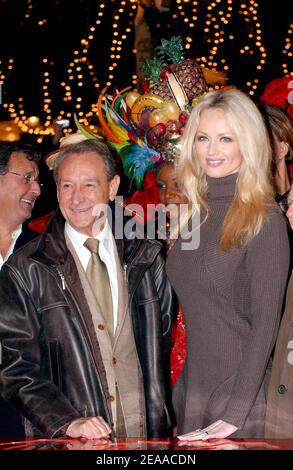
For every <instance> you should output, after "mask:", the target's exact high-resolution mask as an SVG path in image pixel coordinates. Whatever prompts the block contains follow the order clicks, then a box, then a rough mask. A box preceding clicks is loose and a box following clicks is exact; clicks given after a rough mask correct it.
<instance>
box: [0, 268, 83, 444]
mask: <svg viewBox="0 0 293 470" xmlns="http://www.w3.org/2000/svg"><path fill="white" fill-rule="evenodd" d="M27 269H29V267H28V268H27ZM32 292H33V287H32V286H28V285H26V284H25V282H24V281H23V279H22V277H21V276H20V274H19V272H18V271H17V270H15V269H14V268H12V267H10V266H9V265H8V264H5V265H4V266H3V268H2V270H1V273H0V305H1V309H0V340H1V345H0V346H1V349H0V351H1V358H0V359H1V361H0V393H1V395H2V396H3V398H5V399H6V400H7V401H10V402H11V403H12V404H14V405H15V406H16V408H17V409H18V410H19V411H20V412H21V413H22V414H23V415H24V416H25V417H26V418H27V419H28V420H30V421H31V422H32V424H33V425H34V426H35V427H36V428H37V429H38V430H39V431H41V432H42V433H44V434H46V435H48V436H54V437H55V436H56V435H60V434H64V432H65V430H66V428H67V426H68V424H69V423H70V422H72V421H73V420H74V419H77V418H79V417H80V416H79V413H78V412H77V410H75V409H74V408H73V407H72V405H71V404H70V402H69V401H68V399H67V398H66V397H65V396H64V395H63V393H62V392H61V391H60V390H59V389H58V387H57V386H56V385H55V384H54V383H53V382H52V381H51V380H49V379H48V377H47V376H45V375H44V374H43V371H42V363H41V361H42V347H44V345H42V320H41V314H40V312H39V311H38V299H36V298H33V295H32Z"/></svg>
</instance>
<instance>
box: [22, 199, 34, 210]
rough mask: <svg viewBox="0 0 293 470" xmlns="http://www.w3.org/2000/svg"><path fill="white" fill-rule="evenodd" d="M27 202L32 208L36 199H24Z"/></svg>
mask: <svg viewBox="0 0 293 470" xmlns="http://www.w3.org/2000/svg"><path fill="white" fill-rule="evenodd" d="M22 201H23V202H24V203H25V204H28V205H29V206H30V207H31V208H33V207H34V203H35V199H24V198H23V199H22Z"/></svg>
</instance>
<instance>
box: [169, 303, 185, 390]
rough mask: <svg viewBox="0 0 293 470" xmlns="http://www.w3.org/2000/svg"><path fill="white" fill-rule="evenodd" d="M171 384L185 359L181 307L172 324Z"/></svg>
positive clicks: (176, 377) (173, 382) (180, 370)
mask: <svg viewBox="0 0 293 470" xmlns="http://www.w3.org/2000/svg"><path fill="white" fill-rule="evenodd" d="M171 344H172V345H173V346H172V349H171V356H170V364H171V383H172V385H175V383H176V382H177V380H178V378H179V376H180V374H181V372H182V369H183V367H184V363H185V357H186V333H185V326H184V320H183V315H182V310H181V307H180V306H179V311H178V317H177V320H176V322H175V323H174V324H173V327H172V332H171Z"/></svg>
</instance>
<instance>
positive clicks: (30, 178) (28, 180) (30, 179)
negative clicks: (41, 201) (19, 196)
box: [7, 171, 43, 188]
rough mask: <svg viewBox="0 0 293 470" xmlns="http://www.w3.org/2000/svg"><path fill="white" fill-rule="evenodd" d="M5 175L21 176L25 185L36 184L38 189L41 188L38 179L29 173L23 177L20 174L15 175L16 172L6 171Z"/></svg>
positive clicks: (41, 184)
mask: <svg viewBox="0 0 293 470" xmlns="http://www.w3.org/2000/svg"><path fill="white" fill-rule="evenodd" d="M7 173H11V174H12V175H16V176H21V177H22V178H24V181H25V184H32V183H34V182H35V183H38V185H39V186H40V188H42V186H43V183H40V181H39V179H38V178H35V177H34V176H33V175H32V174H31V173H27V174H26V175H23V174H22V173H17V172H16V171H7Z"/></svg>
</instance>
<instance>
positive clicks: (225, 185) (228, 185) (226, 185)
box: [206, 173, 238, 199]
mask: <svg viewBox="0 0 293 470" xmlns="http://www.w3.org/2000/svg"><path fill="white" fill-rule="evenodd" d="M237 177H238V173H233V174H232V175H228V176H223V177H222V178H211V177H210V176H207V177H206V178H207V183H208V187H209V193H208V198H209V199H219V198H227V197H230V198H232V197H233V196H234V194H235V187H236V180H237Z"/></svg>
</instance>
